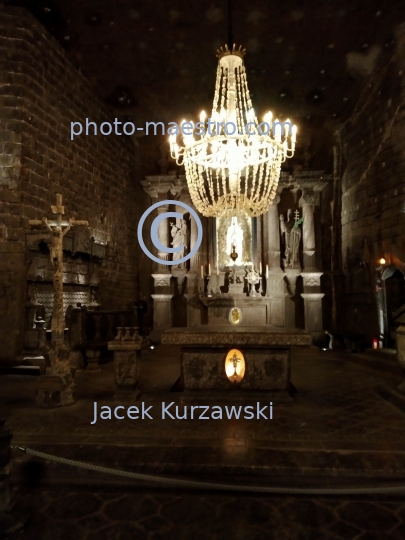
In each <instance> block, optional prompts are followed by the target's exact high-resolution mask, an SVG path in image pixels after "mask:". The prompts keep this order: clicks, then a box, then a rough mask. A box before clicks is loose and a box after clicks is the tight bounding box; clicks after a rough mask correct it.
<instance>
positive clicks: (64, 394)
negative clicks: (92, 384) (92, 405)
mask: <svg viewBox="0 0 405 540" xmlns="http://www.w3.org/2000/svg"><path fill="white" fill-rule="evenodd" d="M74 373H75V370H74V369H73V368H72V367H71V365H70V363H69V360H68V359H66V360H60V361H54V362H52V366H51V367H48V368H47V370H46V373H45V375H41V376H39V377H38V386H37V395H36V399H35V401H36V404H37V406H38V407H46V408H48V409H52V408H55V407H66V406H68V405H73V404H74V403H75V402H76V386H75V383H74Z"/></svg>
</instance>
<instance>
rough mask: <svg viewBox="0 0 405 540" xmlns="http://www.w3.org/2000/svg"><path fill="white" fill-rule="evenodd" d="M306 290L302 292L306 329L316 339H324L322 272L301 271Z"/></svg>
mask: <svg viewBox="0 0 405 540" xmlns="http://www.w3.org/2000/svg"><path fill="white" fill-rule="evenodd" d="M300 275H301V276H302V279H303V286H304V292H303V293H302V294H301V296H302V298H303V299H304V307H305V330H306V331H307V332H310V334H311V335H312V337H313V339H314V341H318V340H319V339H324V337H325V336H324V333H323V321H322V298H323V297H324V296H325V295H324V294H323V293H321V276H322V272H301V274H300Z"/></svg>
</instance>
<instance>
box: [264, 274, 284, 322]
mask: <svg viewBox="0 0 405 540" xmlns="http://www.w3.org/2000/svg"><path fill="white" fill-rule="evenodd" d="M266 298H267V299H268V302H269V324H271V325H272V326H277V327H284V326H285V325H286V323H285V299H286V293H285V283H284V273H283V272H282V271H281V269H280V268H279V269H278V270H276V269H274V270H272V271H271V272H269V274H268V277H267V278H266Z"/></svg>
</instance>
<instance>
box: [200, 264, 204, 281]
mask: <svg viewBox="0 0 405 540" xmlns="http://www.w3.org/2000/svg"><path fill="white" fill-rule="evenodd" d="M201 279H204V266H203V265H201Z"/></svg>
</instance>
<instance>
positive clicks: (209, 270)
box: [208, 263, 211, 276]
mask: <svg viewBox="0 0 405 540" xmlns="http://www.w3.org/2000/svg"><path fill="white" fill-rule="evenodd" d="M208 275H209V276H210V275H211V263H208Z"/></svg>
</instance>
